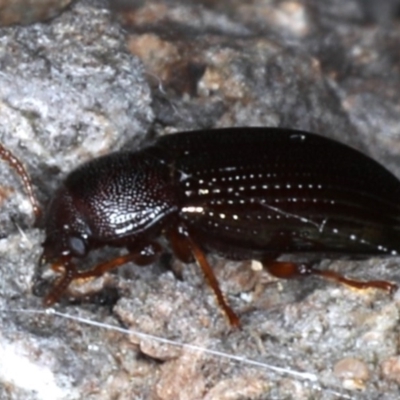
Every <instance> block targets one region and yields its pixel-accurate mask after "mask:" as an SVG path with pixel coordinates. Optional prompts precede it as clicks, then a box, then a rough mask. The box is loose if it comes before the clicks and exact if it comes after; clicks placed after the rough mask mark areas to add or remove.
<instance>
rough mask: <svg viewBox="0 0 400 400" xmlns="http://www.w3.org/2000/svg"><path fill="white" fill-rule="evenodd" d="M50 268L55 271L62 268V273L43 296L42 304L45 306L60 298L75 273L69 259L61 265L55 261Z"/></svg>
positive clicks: (74, 268)
mask: <svg viewBox="0 0 400 400" xmlns="http://www.w3.org/2000/svg"><path fill="white" fill-rule="evenodd" d="M51 269H53V270H54V271H57V272H59V271H60V270H61V269H63V275H62V276H61V278H60V279H59V280H58V281H57V282H56V283H55V284H54V285H53V287H52V289H51V290H50V292H49V293H48V294H47V296H46V297H45V298H44V300H43V304H44V306H45V307H50V306H51V305H53V304H54V303H56V302H57V301H58V300H59V299H60V297H61V296H62V294H63V293H64V292H65V291H66V290H67V288H68V286H69V284H70V283H71V282H72V281H73V280H74V279H75V277H76V273H77V272H76V267H75V265H74V264H73V263H72V262H70V261H66V262H65V263H64V264H63V265H62V264H60V263H55V264H53V265H52V266H51Z"/></svg>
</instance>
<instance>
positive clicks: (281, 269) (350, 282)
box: [262, 260, 398, 293]
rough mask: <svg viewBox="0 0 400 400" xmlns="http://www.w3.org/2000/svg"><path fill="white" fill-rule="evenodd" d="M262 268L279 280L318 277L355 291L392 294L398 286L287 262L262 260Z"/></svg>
mask: <svg viewBox="0 0 400 400" xmlns="http://www.w3.org/2000/svg"><path fill="white" fill-rule="evenodd" d="M262 264H263V266H264V268H265V269H266V270H267V271H268V272H269V273H270V274H271V275H273V276H275V277H277V278H281V279H292V278H299V277H306V276H311V275H314V276H319V277H321V278H324V279H327V280H330V281H333V282H337V283H341V284H344V285H347V286H350V287H353V288H355V289H362V290H364V289H371V288H373V289H380V290H385V291H387V292H389V293H394V292H395V291H396V290H397V289H398V286H397V285H396V284H394V283H391V282H388V281H380V280H371V281H359V280H356V279H350V278H346V277H345V276H344V275H341V274H339V273H338V272H335V271H331V270H320V269H317V268H314V267H313V266H312V265H310V264H308V263H300V264H296V263H293V262H287V261H271V260H264V261H263V262H262Z"/></svg>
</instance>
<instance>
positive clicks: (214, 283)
mask: <svg viewBox="0 0 400 400" xmlns="http://www.w3.org/2000/svg"><path fill="white" fill-rule="evenodd" d="M168 238H169V240H170V241H171V245H172V248H173V249H174V250H175V249H178V251H180V252H181V253H180V255H185V257H187V258H189V259H191V258H192V257H191V255H190V257H189V256H188V255H189V254H192V255H193V256H194V258H195V259H196V261H197V264H198V265H199V266H200V268H201V270H202V271H203V274H204V277H205V279H206V281H207V283H208V285H209V286H210V287H211V289H212V291H213V292H214V295H215V297H216V298H217V303H218V305H219V306H220V307H221V309H222V311H223V312H224V314H225V316H226V317H227V318H228V321H229V323H230V325H231V326H233V327H235V328H238V327H240V320H239V317H238V316H237V315H236V314H235V312H234V311H233V310H232V308H231V307H230V306H229V304H228V303H227V302H226V300H225V297H224V295H223V294H222V292H221V288H220V287H219V283H218V280H217V278H216V276H215V275H214V271H213V270H212V268H211V266H210V264H209V263H208V261H207V258H206V256H205V255H204V253H203V251H202V250H201V249H200V247H198V246H197V244H196V243H195V242H194V241H193V239H192V238H191V236H190V234H189V233H185V234H184V233H180V232H169V234H168Z"/></svg>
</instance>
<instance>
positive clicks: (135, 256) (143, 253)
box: [44, 243, 161, 307]
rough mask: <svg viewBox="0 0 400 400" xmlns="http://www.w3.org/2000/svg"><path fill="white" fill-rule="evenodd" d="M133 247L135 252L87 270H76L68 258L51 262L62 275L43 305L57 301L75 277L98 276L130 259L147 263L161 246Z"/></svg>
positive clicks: (143, 263) (142, 263)
mask: <svg viewBox="0 0 400 400" xmlns="http://www.w3.org/2000/svg"><path fill="white" fill-rule="evenodd" d="M131 248H132V249H133V248H134V247H133V246H132V247H131ZM135 248H136V252H132V253H128V254H126V255H123V256H120V257H116V258H113V259H112V260H109V261H105V262H103V263H101V264H98V265H96V266H95V267H94V268H92V269H90V270H88V271H77V269H76V266H75V264H74V263H72V262H71V261H70V260H69V259H68V260H64V262H58V263H56V264H53V265H52V266H51V268H52V269H53V270H54V271H56V272H60V269H62V270H63V273H64V275H63V276H62V277H61V278H60V280H59V281H58V282H56V283H55V284H54V286H53V288H52V289H51V291H50V293H49V294H48V295H47V296H46V297H45V299H44V305H45V306H47V307H48V306H51V305H52V304H54V303H55V302H57V301H58V300H59V299H60V297H61V296H62V294H63V293H64V292H65V290H66V289H67V288H68V286H69V284H70V283H71V282H72V281H74V280H76V279H88V278H95V277H99V276H101V275H103V274H104V273H106V272H108V271H111V270H113V269H115V268H118V267H120V266H121V265H124V264H126V263H128V262H130V261H133V262H134V263H137V264H138V265H147V264H150V263H152V262H153V261H155V259H156V258H157V257H158V254H159V251H161V246H160V245H159V244H158V243H148V244H146V245H141V246H139V245H137V246H135Z"/></svg>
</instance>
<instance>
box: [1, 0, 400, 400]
mask: <svg viewBox="0 0 400 400" xmlns="http://www.w3.org/2000/svg"><path fill="white" fill-rule="evenodd" d="M0 4H1V3H0ZM110 4H111V5H112V9H111V10H112V12H113V13H114V18H110V14H109V12H108V11H107V9H105V8H104V7H105V4H103V3H101V2H96V1H82V2H77V3H76V4H75V5H73V6H72V7H71V8H70V9H68V10H67V11H66V12H65V13H63V14H62V15H61V16H60V17H58V18H56V19H54V20H52V21H51V22H50V23H48V24H36V25H33V26H30V27H15V28H3V29H1V30H0V117H1V118H0V139H1V141H2V142H3V143H5V145H6V146H8V147H9V148H11V149H12V150H13V151H14V152H15V153H16V154H18V156H20V157H21V158H22V159H23V160H24V162H25V163H26V165H27V168H28V170H29V172H30V173H31V174H32V176H33V179H34V182H35V185H36V189H37V191H38V194H39V198H40V200H41V201H42V202H43V203H45V202H46V200H47V199H48V196H49V195H50V193H51V192H52V190H54V187H55V185H56V183H57V182H58V181H59V180H60V179H61V177H62V176H63V174H65V173H66V172H67V171H68V170H70V169H71V168H72V167H73V166H74V165H76V164H77V163H78V162H81V161H83V160H85V159H87V158H90V157H93V156H95V155H99V154H102V153H104V152H107V151H110V150H113V149H118V148H121V147H122V146H123V145H125V144H126V143H128V144H129V146H132V145H135V144H136V143H138V142H139V141H140V140H144V137H145V135H146V133H147V132H150V134H152V133H153V132H157V133H159V134H164V133H167V132H172V131H176V130H182V129H195V128H208V127H219V126H233V125H252V126H258V125H261V126H262V125H269V126H288V127H292V128H300V129H307V130H312V131H315V132H319V133H321V134H325V135H328V136H331V137H334V138H336V139H339V140H341V141H343V142H346V143H350V144H352V145H354V146H356V147H358V148H360V149H362V150H364V151H365V152H367V153H369V154H370V155H372V156H373V157H374V158H376V159H378V160H379V161H380V162H382V163H383V164H384V165H385V166H386V167H387V168H389V169H390V170H392V171H393V172H394V173H395V174H396V175H397V176H399V177H400V145H399V143H400V123H399V118H400V57H399V54H400V53H399V51H398V48H399V46H398V43H399V41H400V19H399V10H400V2H399V1H395V0H386V1H380V2H379V3H378V2H374V1H361V0H358V1H357V0H347V1H345V2H344V1H339V0H328V1H324V2H321V1H320V0H302V1H277V0H276V1H263V0H254V1H246V2H243V1H241V0H230V1H228V0H219V1H213V0H203V1H188V0H186V1H183V0H182V1H177V0H170V1H168V2H166V1H161V0H159V1H156V0H148V1H145V2H143V1H129V0H124V1H121V0H119V1H113V2H111V3H110ZM118 22H119V23H120V24H121V25H123V26H124V28H125V29H126V31H124V32H125V33H126V34H123V33H122V32H123V31H122V28H121V27H120V26H119V25H118ZM125 46H126V47H125ZM126 49H129V51H130V53H131V55H130V54H128V52H127V50H126ZM139 59H140V61H141V62H140V61H139ZM146 82H148V84H149V85H147V83H146ZM136 134H138V138H137V139H134V135H136ZM0 182H1V185H0V206H1V209H2V212H1V216H0V235H1V239H0V260H1V266H0V271H1V279H0V303H1V304H0V310H1V311H0V320H1V321H0V323H1V325H0V398H1V399H3V398H4V399H47V398H48V399H154V400H156V399H157V400H159V399H163V400H167V399H174V400H176V399H181V400H186V399H188V400H192V399H193V400H197V399H207V400H211V399H213V400H215V399H296V400H297V399H310V398H313V399H342V398H352V399H354V398H360V399H398V393H399V389H400V386H399V385H400V372H399V371H400V352H399V347H398V343H399V306H400V303H399V302H400V298H399V293H397V294H396V295H395V296H393V297H390V296H388V295H387V294H386V293H382V292H379V291H368V292H356V291H353V290H350V289H348V288H345V287H338V286H335V285H333V284H330V283H327V282H320V281H318V280H316V279H309V280H304V281H290V282H283V281H278V282H277V281H275V280H274V279H272V278H271V277H269V276H267V275H266V274H265V273H263V272H262V271H258V270H257V269H256V268H252V266H253V267H255V266H256V265H253V264H252V263H251V262H241V263H234V262H227V261H226V260H223V259H220V258H217V257H214V256H210V261H211V262H212V264H213V265H214V266H215V268H216V273H217V276H218V279H219V281H220V282H221V286H222V289H223V291H224V292H225V293H226V294H227V296H228V299H229V301H230V303H231V304H232V306H233V307H234V308H235V310H236V311H237V312H238V313H239V314H240V315H241V320H242V324H243V329H242V330H237V331H232V330H230V329H229V327H228V326H227V324H226V321H225V320H224V318H223V317H222V316H221V313H220V311H219V310H218V308H217V307H216V306H215V301H214V298H213V296H212V294H211V293H210V291H209V290H208V289H207V287H206V286H205V284H204V282H203V279H202V276H201V274H200V273H199V271H198V269H197V268H196V266H195V265H190V266H187V267H185V268H184V269H183V271H182V274H183V279H182V280H178V279H177V278H176V277H174V276H173V274H172V273H171V272H170V271H168V270H167V269H166V268H165V265H167V264H169V263H171V262H172V263H173V264H176V265H175V266H176V267H177V266H178V265H177V264H178V263H177V262H176V261H174V260H169V259H168V258H166V259H165V260H162V261H163V262H159V263H157V264H155V265H154V266H152V267H147V268H139V267H135V266H127V267H125V268H121V269H120V270H119V274H118V275H109V276H105V277H104V278H103V279H100V280H98V281H96V282H93V283H91V284H88V285H86V290H87V291H88V292H92V291H95V290H100V289H101V288H102V287H103V286H104V287H105V288H108V289H106V291H103V292H101V293H103V295H102V296H99V297H97V298H96V299H95V300H96V301H92V302H88V303H83V304H68V303H65V302H64V303H63V304H60V305H57V307H56V309H57V310H58V311H60V312H62V313H68V314H69V315H72V316H75V317H80V318H85V319H86V320H91V321H98V322H101V323H107V324H112V325H113V326H115V327H117V328H121V327H125V328H128V329H130V330H131V333H130V334H128V333H127V332H124V331H122V330H118V329H106V328H105V327H104V326H89V325H88V324H87V321H86V322H85V321H82V320H81V321H76V320H71V319H66V318H65V316H64V317H62V316H60V315H55V314H49V313H47V314H46V313H43V311H44V310H43V308H42V306H41V303H40V299H38V298H36V297H34V296H33V295H32V294H31V278H32V275H33V273H34V270H35V263H36V261H37V258H38V256H39V254H40V241H41V240H43V236H42V235H43V233H42V231H41V230H40V229H38V228H31V226H32V213H31V210H30V207H29V203H28V201H27V199H26V196H25V193H24V191H23V190H22V189H21V187H20V184H19V181H18V179H17V178H16V177H15V175H14V174H13V173H12V172H11V171H10V170H9V168H8V167H7V166H6V165H4V164H2V166H1V165H0ZM106 256H107V252H106V253H102V254H101V255H100V256H99V257H102V258H104V257H106ZM399 262H400V260H399V259H387V260H382V259H370V260H362V261H357V262H349V261H346V260H339V261H329V260H322V261H321V264H320V267H321V268H327V267H329V268H332V269H336V270H339V271H345V272H346V273H347V274H348V275H350V276H352V277H357V278H359V279H368V278H370V279H371V278H377V279H391V280H394V281H397V282H400V273H399V272H398V270H399V268H398V265H399ZM82 290H83V289H82ZM92 300H93V299H92ZM134 332H136V333H134ZM137 332H141V333H147V334H149V335H154V336H157V337H161V338H163V339H164V340H165V341H164V342H160V341H157V340H155V339H154V338H152V337H148V338H144V337H143V336H140V335H139V334H137ZM168 340H172V341H176V342H178V343H187V344H190V346H191V347H186V348H181V347H179V346H176V345H172V344H171V343H170V342H168ZM199 349H202V350H199ZM205 349H207V351H212V352H213V353H212V354H210V353H208V352H207V351H206V350H205ZM221 353H224V355H223V354H221ZM228 354H229V355H231V356H232V357H234V358H231V359H229V358H227V355H228Z"/></svg>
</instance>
